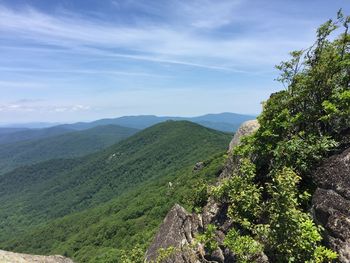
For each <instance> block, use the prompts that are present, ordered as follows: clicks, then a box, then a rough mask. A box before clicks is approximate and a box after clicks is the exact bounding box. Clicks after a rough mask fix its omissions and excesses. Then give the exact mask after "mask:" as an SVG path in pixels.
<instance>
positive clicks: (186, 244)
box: [146, 204, 200, 263]
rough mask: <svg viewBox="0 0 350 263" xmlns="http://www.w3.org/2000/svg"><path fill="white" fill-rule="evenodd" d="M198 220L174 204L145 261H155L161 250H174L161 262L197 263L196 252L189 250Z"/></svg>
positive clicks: (196, 229)
mask: <svg viewBox="0 0 350 263" xmlns="http://www.w3.org/2000/svg"><path fill="white" fill-rule="evenodd" d="M199 227H200V219H199V218H198V216H196V215H194V214H190V213H188V212H187V211H186V210H185V209H184V208H183V207H181V206H180V205H178V204H176V205H174V206H173V208H172V209H171V210H170V211H169V212H168V214H167V215H166V217H165V219H164V221H163V223H162V225H161V226H160V228H159V230H158V233H157V235H156V236H155V238H154V240H153V242H152V243H151V246H150V247H149V249H148V250H147V252H146V260H147V261H152V260H156V259H157V257H158V255H159V249H161V248H164V249H166V248H170V247H172V248H175V252H174V253H173V254H172V255H171V256H170V257H169V258H167V259H166V260H164V261H163V262H164V263H166V262H168V263H170V262H171V263H197V262H198V260H197V256H196V252H194V251H193V250H192V249H191V248H190V244H192V241H193V239H194V235H195V233H197V232H198V228H199Z"/></svg>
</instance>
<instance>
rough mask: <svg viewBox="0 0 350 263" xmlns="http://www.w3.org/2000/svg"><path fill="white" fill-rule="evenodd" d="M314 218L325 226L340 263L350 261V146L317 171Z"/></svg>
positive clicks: (328, 240) (327, 237)
mask: <svg viewBox="0 0 350 263" xmlns="http://www.w3.org/2000/svg"><path fill="white" fill-rule="evenodd" d="M313 179H314V181H315V183H316V184H317V186H318V188H317V189H316V191H315V193H314V195H313V198H312V204H313V212H314V217H315V219H316V220H317V221H318V222H319V223H321V224H322V225H323V227H324V228H325V229H326V239H327V242H328V244H329V246H330V247H331V248H332V249H333V250H335V251H336V252H337V253H338V255H339V261H340V262H344V263H345V262H350V148H348V149H347V150H345V151H344V152H343V153H341V154H337V155H334V156H332V157H330V158H328V159H327V160H325V161H324V163H323V164H322V165H321V166H320V167H319V168H318V169H317V170H316V171H315V173H314V174H313Z"/></svg>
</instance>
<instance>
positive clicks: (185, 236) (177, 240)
mask: <svg viewBox="0 0 350 263" xmlns="http://www.w3.org/2000/svg"><path fill="white" fill-rule="evenodd" d="M253 123H254V122H253ZM248 124H249V126H250V127H253V126H251V125H250V122H248ZM255 124H257V123H255ZM244 125H247V123H245V124H243V126H244ZM257 125H258V124H257ZM258 127H259V126H255V128H253V129H245V128H243V127H242V129H241V128H240V129H239V130H238V131H237V133H236V136H235V138H234V139H233V140H232V142H231V143H230V150H232V148H233V147H234V146H235V145H237V144H238V143H239V141H240V140H241V137H242V136H243V135H248V134H251V133H252V132H254V131H255V130H256V129H257V128H258ZM241 131H242V132H241ZM235 165H236V163H235V161H234V160H233V158H228V160H227V163H226V165H225V168H224V170H223V172H222V174H221V175H220V178H223V177H227V176H230V174H232V171H233V170H234V169H235ZM312 178H313V181H314V183H315V184H316V186H317V189H316V191H315V193H314V195H313V197H312V204H313V207H312V210H313V216H314V218H315V220H316V221H317V222H318V223H320V224H321V225H323V227H324V228H325V230H326V232H325V240H326V242H327V243H328V246H329V247H330V248H332V249H333V250H334V251H336V252H337V253H338V255H339V258H338V259H339V261H340V262H342V263H349V262H350V148H347V149H346V150H344V151H343V152H342V153H341V154H337V155H333V156H331V157H330V158H328V159H326V160H325V161H324V162H323V164H322V165H320V167H319V168H318V169H316V171H315V172H314V173H313V175H312ZM226 209H227V207H224V206H223V205H222V204H220V203H216V202H215V201H214V200H213V199H209V201H208V203H207V205H206V206H205V207H204V208H203V210H202V213H201V214H199V215H196V214H190V213H188V212H186V211H185V209H184V208H183V207H181V206H179V205H175V206H174V207H173V208H172V209H171V210H170V211H169V213H168V214H167V216H166V218H165V219H164V222H163V224H162V225H161V227H160V229H159V231H158V233H157V235H156V237H155V239H154V240H153V242H152V244H151V246H150V248H149V249H148V251H147V254H146V258H147V259H148V260H154V259H155V258H156V257H157V251H158V249H159V248H167V247H170V246H172V247H176V248H177V252H176V253H175V254H174V255H173V256H172V257H171V258H168V259H167V260H166V261H164V263H198V262H218V263H229V262H230V263H232V262H235V257H234V255H233V254H231V253H230V251H228V250H227V249H225V248H224V246H222V241H223V236H224V235H225V234H226V233H227V231H228V230H229V229H230V227H231V224H232V222H230V220H229V219H228V218H227V217H226V216H225V215H226ZM208 224H215V225H216V226H218V228H217V233H216V237H217V241H218V244H219V247H220V248H219V249H218V250H216V251H214V253H212V254H211V255H208V254H207V255H206V254H205V251H204V249H203V248H201V247H200V246H197V247H194V246H193V237H194V236H195V235H196V233H201V232H202V231H203V229H205V228H206V226H207V225H208ZM190 245H192V246H190ZM189 247H191V249H188V248H189ZM255 260H256V262H269V260H268V259H267V257H266V256H265V255H264V254H262V255H261V256H260V257H259V258H257V259H255Z"/></svg>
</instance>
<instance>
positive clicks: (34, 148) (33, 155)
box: [0, 125, 138, 174]
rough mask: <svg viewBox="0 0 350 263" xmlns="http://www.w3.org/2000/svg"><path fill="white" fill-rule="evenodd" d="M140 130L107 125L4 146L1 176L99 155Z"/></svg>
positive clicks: (1, 159)
mask: <svg viewBox="0 0 350 263" xmlns="http://www.w3.org/2000/svg"><path fill="white" fill-rule="evenodd" d="M137 131H138V130H136V129H133V128H126V127H121V126H116V125H107V126H98V127H95V128H92V129H88V130H84V131H74V132H67V133H65V134H62V135H57V136H52V137H48V138H44V139H38V140H30V141H21V142H15V143H12V144H4V145H2V147H1V148H0V174H1V173H4V172H8V171H10V170H12V169H14V168H17V167H19V166H23V165H28V164H34V163H38V162H42V161H47V160H50V159H57V158H71V157H77V156H83V155H86V154H89V153H92V152H96V151H98V150H102V149H104V148H106V147H108V146H110V145H112V144H115V143H117V142H118V141H120V140H123V139H125V138H127V137H129V136H131V135H133V134H135V133H136V132H137Z"/></svg>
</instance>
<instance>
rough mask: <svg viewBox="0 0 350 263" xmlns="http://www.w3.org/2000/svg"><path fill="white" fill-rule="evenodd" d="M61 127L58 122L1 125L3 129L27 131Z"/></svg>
mask: <svg viewBox="0 0 350 263" xmlns="http://www.w3.org/2000/svg"><path fill="white" fill-rule="evenodd" d="M57 125H60V123H58V122H27V123H10V124H1V123H0V129H1V128H26V129H43V128H49V127H53V126H57Z"/></svg>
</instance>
